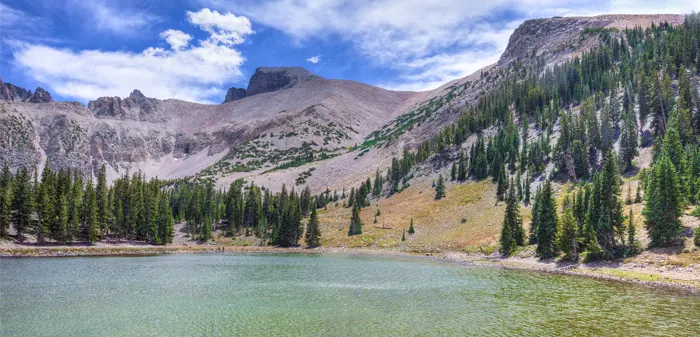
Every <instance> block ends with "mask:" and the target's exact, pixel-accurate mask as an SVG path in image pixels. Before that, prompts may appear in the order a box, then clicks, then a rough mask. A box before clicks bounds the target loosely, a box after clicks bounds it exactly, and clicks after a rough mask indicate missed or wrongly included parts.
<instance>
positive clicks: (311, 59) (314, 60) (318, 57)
mask: <svg viewBox="0 0 700 337" xmlns="http://www.w3.org/2000/svg"><path fill="white" fill-rule="evenodd" d="M306 61H308V62H311V63H313V64H316V63H318V62H320V61H321V55H316V56H311V57H309V58H307V59H306Z"/></svg>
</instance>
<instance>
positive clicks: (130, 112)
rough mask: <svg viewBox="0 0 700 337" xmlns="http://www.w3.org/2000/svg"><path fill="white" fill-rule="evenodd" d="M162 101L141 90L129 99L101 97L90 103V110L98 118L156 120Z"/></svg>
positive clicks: (134, 92)
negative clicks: (149, 96)
mask: <svg viewBox="0 0 700 337" xmlns="http://www.w3.org/2000/svg"><path fill="white" fill-rule="evenodd" d="M159 104H160V100H158V99H155V98H148V97H146V96H144V94H143V93H141V91H139V90H134V91H132V92H131V94H130V95H129V97H126V98H121V97H100V98H98V99H97V100H94V101H90V102H88V110H90V111H92V113H93V115H94V116H95V117H98V118H110V119H131V120H141V121H143V120H154V119H155V114H156V111H157V109H158V105H159Z"/></svg>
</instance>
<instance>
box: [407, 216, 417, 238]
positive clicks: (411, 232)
mask: <svg viewBox="0 0 700 337" xmlns="http://www.w3.org/2000/svg"><path fill="white" fill-rule="evenodd" d="M415 232H416V229H415V228H414V227H413V218H411V225H410V226H409V227H408V234H414V233H415Z"/></svg>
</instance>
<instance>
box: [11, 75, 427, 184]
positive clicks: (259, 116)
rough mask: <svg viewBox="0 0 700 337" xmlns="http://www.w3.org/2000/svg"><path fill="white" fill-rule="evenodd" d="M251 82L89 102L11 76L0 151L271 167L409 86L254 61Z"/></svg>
mask: <svg viewBox="0 0 700 337" xmlns="http://www.w3.org/2000/svg"><path fill="white" fill-rule="evenodd" d="M248 87H249V88H250V89H249V91H248V94H247V95H246V97H244V98H241V99H239V100H236V101H232V102H227V103H224V104H220V105H205V104H197V103H190V102H184V101H180V100H175V99H167V100H159V99H155V98H148V97H146V96H145V95H144V94H143V93H141V91H139V90H134V91H133V92H132V93H131V94H130V95H129V96H128V97H125V98H120V97H101V98H98V99H96V100H94V101H90V102H89V103H88V105H87V107H86V106H83V105H81V104H80V103H76V102H51V101H49V102H46V103H42V104H33V103H29V102H31V99H30V97H32V96H30V95H31V94H30V93H29V92H27V91H22V90H20V89H21V88H20V89H16V87H14V86H12V85H11V84H8V85H6V86H5V87H4V88H9V89H8V90H6V91H9V92H10V93H11V95H10V96H11V97H19V98H16V99H15V98H13V99H12V100H3V101H0V120H1V121H2V123H1V124H2V125H0V132H1V133H2V134H3V137H2V138H0V145H1V146H0V148H1V149H0V158H2V160H3V161H4V162H5V163H8V164H9V165H10V166H11V167H12V168H17V167H23V166H24V167H36V166H39V167H43V165H45V163H47V162H48V163H49V164H50V165H51V166H52V167H53V168H62V167H72V168H74V169H78V170H79V171H81V172H83V173H84V174H90V173H94V172H96V170H97V169H98V168H99V166H100V165H101V164H103V163H105V164H107V167H108V172H109V173H110V178H112V179H113V178H115V177H117V175H118V174H123V173H125V172H127V171H128V172H135V171H137V170H141V171H143V172H144V173H145V174H146V175H147V176H159V177H161V178H179V177H185V176H190V175H195V174H198V173H199V172H200V171H202V170H204V169H207V168H208V167H209V166H211V165H214V164H216V165H215V166H213V168H210V169H209V171H215V172H218V171H221V172H227V173H228V172H232V171H240V170H241V169H240V167H242V166H245V167H247V169H246V171H251V170H252V171H261V170H268V169H272V168H274V167H275V166H278V165H280V164H282V163H283V162H285V161H289V160H293V159H295V158H297V156H299V155H301V154H304V155H309V154H314V155H316V156H318V157H319V158H320V157H321V156H333V155H336V154H338V153H340V152H342V153H344V152H346V149H347V148H349V147H351V146H353V145H354V144H355V143H358V142H360V141H361V140H362V139H363V138H364V137H365V136H366V135H367V134H368V133H369V132H371V131H372V130H373V129H374V128H376V126H378V125H381V124H382V123H384V122H386V121H387V120H389V119H390V118H392V117H394V116H396V115H397V114H399V113H400V112H402V111H403V107H404V106H403V104H405V103H406V102H407V101H410V100H411V98H412V97H414V96H415V95H416V94H415V93H410V92H393V91H389V90H385V89H381V88H377V87H373V86H370V85H365V84H362V83H357V82H352V81H344V80H327V79H324V78H321V77H319V76H316V75H313V74H311V73H309V72H308V71H306V70H304V69H302V68H259V69H258V70H257V71H256V72H255V74H253V76H252V77H251V80H250V83H249V86H248ZM42 91H43V90H42ZM39 92H40V90H37V93H39ZM33 96H36V94H35V95H33ZM419 96H420V95H419ZM253 157H255V158H254V160H253V161H255V163H250V162H251V160H252V158H253ZM246 173H249V172H246Z"/></svg>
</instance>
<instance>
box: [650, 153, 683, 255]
mask: <svg viewBox="0 0 700 337" xmlns="http://www.w3.org/2000/svg"><path fill="white" fill-rule="evenodd" d="M648 179H649V180H648V182H647V191H646V195H645V196H646V206H645V207H644V216H645V218H646V219H645V222H644V226H645V227H646V229H647V232H648V233H649V238H650V239H651V246H652V247H662V246H669V245H672V244H674V243H675V241H676V239H677V238H678V236H679V235H680V233H681V222H680V216H681V213H682V212H681V211H682V201H681V199H682V198H681V189H680V184H679V180H678V175H677V174H676V169H675V167H674V166H673V162H672V161H671V160H670V159H669V158H668V155H667V154H665V153H664V154H663V155H662V156H661V158H659V160H658V161H657V162H656V163H654V166H653V167H652V170H651V172H650V176H649V177H648Z"/></svg>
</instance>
